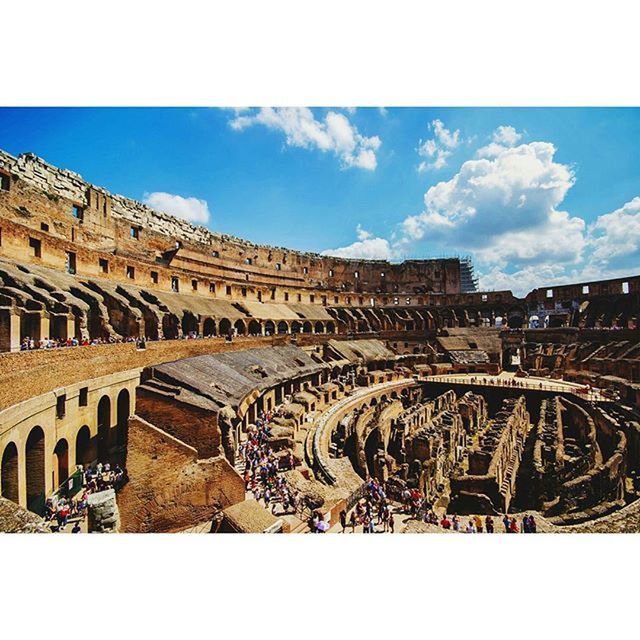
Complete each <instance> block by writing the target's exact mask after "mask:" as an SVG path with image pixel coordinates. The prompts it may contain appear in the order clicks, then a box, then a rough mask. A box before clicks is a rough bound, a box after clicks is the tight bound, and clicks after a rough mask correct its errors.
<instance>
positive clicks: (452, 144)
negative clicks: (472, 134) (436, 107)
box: [417, 119, 461, 172]
mask: <svg viewBox="0 0 640 640" xmlns="http://www.w3.org/2000/svg"><path fill="white" fill-rule="evenodd" d="M428 126H429V129H430V130H431V131H433V138H429V139H428V140H420V141H419V142H418V149H417V151H418V155H419V156H420V157H421V158H428V159H429V160H423V161H422V162H420V164H419V165H418V171H420V172H422V171H428V170H429V169H436V170H437V169H442V168H443V167H445V166H446V165H447V159H448V158H449V157H450V156H451V154H452V153H453V152H454V151H455V149H457V148H458V147H459V146H460V142H461V141H460V130H459V129H456V130H455V131H453V132H451V131H450V130H449V129H447V128H446V127H445V126H444V123H443V122H442V120H437V119H436V120H433V121H432V122H431V123H430V124H429V125H428Z"/></svg>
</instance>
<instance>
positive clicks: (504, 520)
mask: <svg viewBox="0 0 640 640" xmlns="http://www.w3.org/2000/svg"><path fill="white" fill-rule="evenodd" d="M502 524H503V525H504V532H505V533H511V527H510V525H511V522H510V521H509V516H507V514H506V513H505V514H504V518H502Z"/></svg>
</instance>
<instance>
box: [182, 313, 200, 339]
mask: <svg viewBox="0 0 640 640" xmlns="http://www.w3.org/2000/svg"><path fill="white" fill-rule="evenodd" d="M181 324H182V335H184V336H186V335H188V334H190V333H192V334H193V333H195V334H196V335H198V320H197V318H196V317H195V316H194V315H193V313H191V312H190V311H185V312H184V315H183V316H182V323H181Z"/></svg>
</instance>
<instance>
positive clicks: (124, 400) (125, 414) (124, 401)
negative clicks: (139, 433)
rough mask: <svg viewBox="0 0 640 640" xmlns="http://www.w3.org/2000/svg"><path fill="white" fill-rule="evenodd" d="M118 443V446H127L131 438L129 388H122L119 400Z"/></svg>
mask: <svg viewBox="0 0 640 640" xmlns="http://www.w3.org/2000/svg"><path fill="white" fill-rule="evenodd" d="M117 413H118V416H117V423H116V443H117V445H118V447H125V446H126V445H127V442H128V440H129V415H130V413H131V409H130V395H129V391H128V390H127V389H122V391H120V393H119V394H118V401H117Z"/></svg>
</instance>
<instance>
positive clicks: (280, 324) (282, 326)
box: [278, 320, 289, 333]
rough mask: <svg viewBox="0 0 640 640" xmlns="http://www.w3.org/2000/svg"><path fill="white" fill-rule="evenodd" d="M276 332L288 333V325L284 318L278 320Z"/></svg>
mask: <svg viewBox="0 0 640 640" xmlns="http://www.w3.org/2000/svg"><path fill="white" fill-rule="evenodd" d="M278 333H289V325H288V324H287V323H286V322H285V321H284V320H280V322H278Z"/></svg>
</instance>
